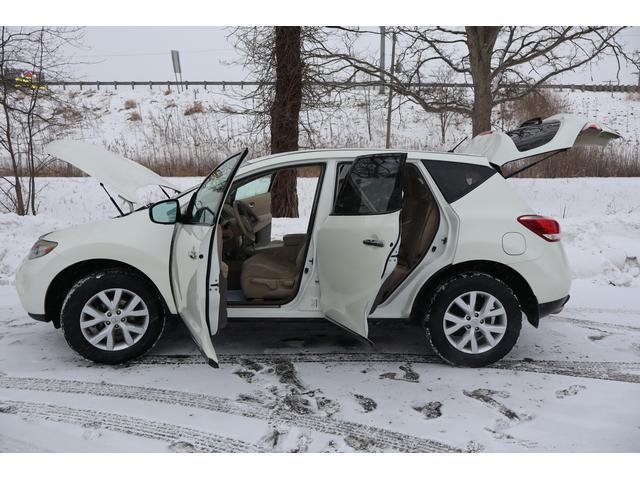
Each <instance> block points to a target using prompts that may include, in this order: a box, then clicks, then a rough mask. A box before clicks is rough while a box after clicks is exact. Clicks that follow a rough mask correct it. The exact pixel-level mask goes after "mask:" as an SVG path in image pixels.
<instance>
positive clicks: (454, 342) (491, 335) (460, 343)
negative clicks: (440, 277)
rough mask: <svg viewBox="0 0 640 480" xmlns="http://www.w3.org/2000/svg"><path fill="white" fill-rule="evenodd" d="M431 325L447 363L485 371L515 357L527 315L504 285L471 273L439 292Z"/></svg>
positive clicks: (433, 342) (428, 326)
mask: <svg viewBox="0 0 640 480" xmlns="http://www.w3.org/2000/svg"><path fill="white" fill-rule="evenodd" d="M425 324H426V325H425V326H426V330H427V335H428V337H429V340H430V342H431V345H432V346H433V348H434V350H435V351H436V353H437V354H438V355H439V356H440V357H442V358H443V359H444V360H445V361H447V362H449V363H451V364H453V365H460V366H467V367H482V366H485V365H489V364H491V363H494V362H496V361H498V360H500V359H501V358H502V357H504V356H505V355H506V354H507V353H509V352H510V351H511V349H512V348H513V346H514V345H515V344H516V341H517V340H518V336H519V334H520V327H521V325H522V311H521V308H520V304H519V302H518V299H517V297H516V296H515V294H514V293H513V291H512V290H511V289H510V288H509V287H508V286H507V285H506V284H505V283H504V282H502V281H501V280H499V279H497V278H495V277H492V276H490V275H487V274H484V273H467V274H461V275H457V276H455V277H453V278H452V279H450V280H449V281H447V282H446V283H445V284H443V285H442V286H441V287H440V288H439V289H438V290H437V291H436V292H435V294H434V296H433V299H432V302H431V304H430V306H429V307H428V309H427V315H426V322H425Z"/></svg>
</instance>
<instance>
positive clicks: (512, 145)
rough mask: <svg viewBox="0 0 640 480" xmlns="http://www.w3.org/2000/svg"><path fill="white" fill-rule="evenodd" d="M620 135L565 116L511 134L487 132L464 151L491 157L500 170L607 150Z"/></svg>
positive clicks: (526, 125) (532, 123) (525, 125)
mask: <svg viewBox="0 0 640 480" xmlns="http://www.w3.org/2000/svg"><path fill="white" fill-rule="evenodd" d="M616 138H620V134H619V133H618V132H616V131H615V130H611V129H610V128H607V127H605V126H603V125H601V124H598V123H595V122H592V121H589V120H588V119H586V118H585V117H581V116H579V115H573V114H569V113H561V114H558V115H553V116H552V117H549V118H545V119H544V120H542V119H540V118H536V119H533V120H528V121H526V122H524V123H523V124H522V125H521V126H520V127H519V128H516V129H515V130H511V131H509V132H506V133H505V132H486V133H481V134H480V135H477V136H475V137H474V138H472V139H471V141H470V142H469V143H467V144H466V145H465V146H464V147H463V148H462V149H461V151H462V152H463V153H469V154H474V155H482V156H483V157H487V159H488V160H489V163H491V164H492V165H493V166H495V167H497V168H498V169H499V170H500V169H501V168H502V167H503V166H504V165H506V164H507V163H510V162H514V161H516V160H521V159H523V158H528V157H533V156H535V155H541V154H545V153H552V152H557V151H562V150H567V149H569V148H571V147H574V146H578V145H596V146H605V145H606V144H607V143H609V141H610V140H614V139H616Z"/></svg>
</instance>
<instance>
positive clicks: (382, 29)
mask: <svg viewBox="0 0 640 480" xmlns="http://www.w3.org/2000/svg"><path fill="white" fill-rule="evenodd" d="M386 30H387V29H386V28H385V27H380V72H381V75H380V80H381V81H382V82H384V66H385V65H384V62H385V56H386V53H385V51H384V50H385V44H386V33H387V32H386ZM379 93H380V94H381V95H382V94H383V93H384V85H380V90H379Z"/></svg>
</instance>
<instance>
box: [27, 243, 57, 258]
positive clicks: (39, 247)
mask: <svg viewBox="0 0 640 480" xmlns="http://www.w3.org/2000/svg"><path fill="white" fill-rule="evenodd" d="M57 246H58V242H51V241H49V240H43V239H40V240H38V241H37V242H36V243H34V244H33V247H31V250H29V255H27V258H28V259H32V258H38V257H43V256H45V255H46V254H47V253H49V252H50V251H51V250H53V249H54V248H56V247H57Z"/></svg>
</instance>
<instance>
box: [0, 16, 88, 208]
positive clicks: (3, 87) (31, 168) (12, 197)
mask: <svg viewBox="0 0 640 480" xmlns="http://www.w3.org/2000/svg"><path fill="white" fill-rule="evenodd" d="M0 29H1V30H0V32H1V35H0V107H1V108H2V118H1V119H0V147H2V150H3V151H4V153H5V158H7V157H8V158H7V159H8V167H9V171H10V175H9V176H3V177H0V208H2V209H3V210H6V211H12V212H15V213H17V214H18V215H26V214H28V213H31V214H34V215H35V214H36V212H37V203H36V194H37V190H36V184H35V177H36V176H37V175H38V174H39V173H40V172H41V170H42V169H43V168H44V167H45V166H46V165H47V163H48V161H47V160H46V158H45V157H44V155H43V153H42V146H43V143H44V142H46V141H47V140H48V139H50V137H51V136H52V135H55V134H56V133H59V132H61V131H63V130H65V129H67V128H70V127H72V126H73V125H74V124H75V123H76V122H77V121H78V120H79V118H80V117H81V115H80V114H79V112H78V111H77V110H76V109H75V108H74V106H73V105H72V102H70V101H69V99H68V98H67V97H65V96H64V95H62V94H60V93H59V92H53V91H51V90H49V89H48V88H47V86H46V81H47V80H52V79H59V78H60V77H61V76H62V74H64V73H66V72H65V68H66V67H68V63H67V62H65V61H64V59H63V56H62V51H63V47H65V46H66V45H68V44H70V43H74V42H75V41H76V40H77V39H78V38H79V37H78V35H79V29H77V28H63V27H40V28H27V27H24V28H8V27H0ZM0 160H1V157H0Z"/></svg>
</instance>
